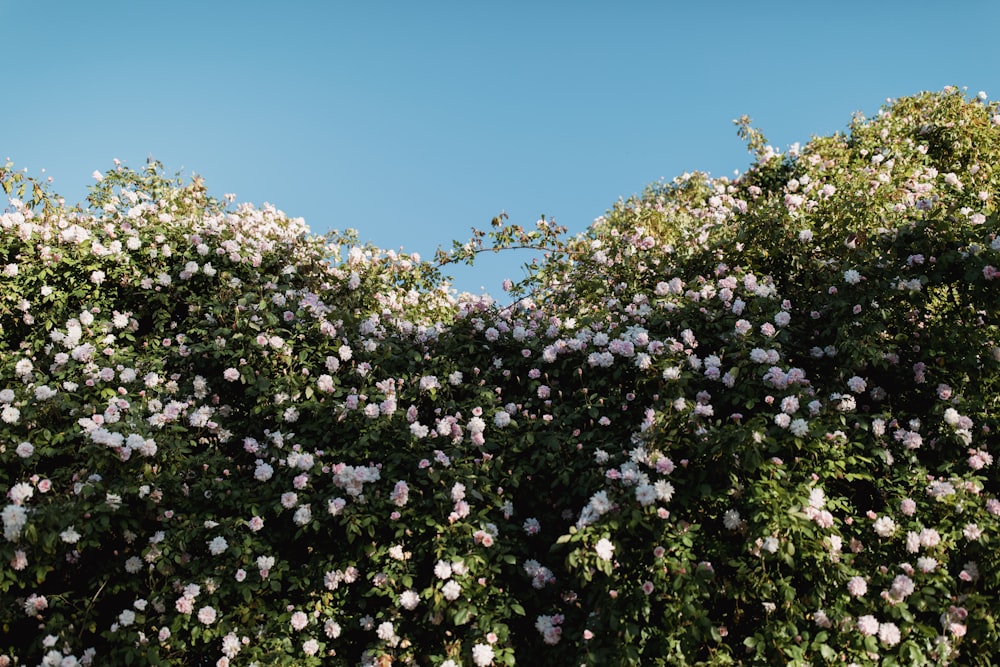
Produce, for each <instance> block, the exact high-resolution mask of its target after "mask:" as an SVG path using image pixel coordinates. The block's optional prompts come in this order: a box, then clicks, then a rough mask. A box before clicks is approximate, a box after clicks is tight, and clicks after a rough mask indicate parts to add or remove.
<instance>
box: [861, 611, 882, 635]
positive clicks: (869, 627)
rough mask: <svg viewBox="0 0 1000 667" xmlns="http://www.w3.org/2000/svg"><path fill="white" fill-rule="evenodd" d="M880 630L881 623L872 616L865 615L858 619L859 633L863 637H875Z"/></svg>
mask: <svg viewBox="0 0 1000 667" xmlns="http://www.w3.org/2000/svg"><path fill="white" fill-rule="evenodd" d="M878 630H879V623H878V621H877V620H875V617H874V616H872V615H871V614H865V615H864V616H862V617H861V618H859V619H858V631H859V632H860V633H861V634H863V635H874V634H875V633H877V632H878Z"/></svg>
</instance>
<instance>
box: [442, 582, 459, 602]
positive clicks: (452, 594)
mask: <svg viewBox="0 0 1000 667" xmlns="http://www.w3.org/2000/svg"><path fill="white" fill-rule="evenodd" d="M461 594H462V587H461V586H459V585H458V582H457V581H455V580H454V579H449V580H448V582H447V583H445V585H444V586H442V587H441V595H443V596H444V599H445V600H457V599H458V596H459V595H461Z"/></svg>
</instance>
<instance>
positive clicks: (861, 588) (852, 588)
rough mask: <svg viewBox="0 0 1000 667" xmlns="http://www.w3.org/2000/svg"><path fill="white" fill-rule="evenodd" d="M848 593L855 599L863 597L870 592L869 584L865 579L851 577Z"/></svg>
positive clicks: (848, 583)
mask: <svg viewBox="0 0 1000 667" xmlns="http://www.w3.org/2000/svg"><path fill="white" fill-rule="evenodd" d="M847 592H848V593H850V594H851V595H853V596H854V597H861V596H862V595H864V594H865V593H867V592H868V582H866V581H865V580H864V578H863V577H851V578H850V579H848V580H847Z"/></svg>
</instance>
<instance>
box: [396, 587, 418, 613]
mask: <svg viewBox="0 0 1000 667" xmlns="http://www.w3.org/2000/svg"><path fill="white" fill-rule="evenodd" d="M418 604H420V595H419V594H418V593H417V592H416V591H414V590H406V591H403V592H402V593H400V594H399V606H400V607H402V608H403V609H406V610H407V611H413V610H414V609H416V608H417V605H418Z"/></svg>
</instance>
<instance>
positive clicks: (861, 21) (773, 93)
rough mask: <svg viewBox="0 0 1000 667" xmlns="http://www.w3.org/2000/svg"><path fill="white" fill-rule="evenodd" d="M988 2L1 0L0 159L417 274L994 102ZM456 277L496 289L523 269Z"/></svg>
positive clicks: (62, 181)
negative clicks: (924, 106)
mask: <svg viewBox="0 0 1000 667" xmlns="http://www.w3.org/2000/svg"><path fill="white" fill-rule="evenodd" d="M997 26H1000V2H997V1H996V0H955V1H953V2H948V3H941V2H928V1H923V0H906V1H895V0H863V1H856V0H837V1H836V2H832V1H830V2H809V1H802V0H799V1H797V2H768V1H766V0H762V1H761V2H746V1H745V0H744V1H741V2H727V1H724V0H717V1H716V2H683V3H682V2H669V1H667V0H663V1H660V2H628V1H625V0H621V1H618V2H610V1H607V2H589V1H587V0H575V1H550V2H545V1H543V0H535V1H533V2H528V1H518V0H506V1H504V2H489V3H487V2H476V1H473V0H464V1H462V2H435V1H432V0H426V1H424V2H414V1H412V0H407V1H405V2H403V1H400V2H387V1H383V2H379V1H374V0H373V1H370V2H360V1H356V2H351V3H348V2H337V1H334V0H329V1H319V0H317V1H314V2H305V1H299V2H294V1H288V2H274V1H273V0H270V1H268V2H258V1H255V0H242V1H240V2H226V1H222V0H172V1H170V2H157V1H152V0H150V1H145V0H141V1H140V0H127V1H125V0H101V1H99V2H79V1H78V0H48V1H44V2H42V1H27V0H0V39H2V45H3V63H4V74H3V77H2V81H3V89H2V90H3V94H2V99H3V105H2V112H0V157H10V158H11V159H12V160H13V161H14V163H15V165H16V166H17V167H18V168H25V167H26V168H27V169H28V172H29V173H31V174H33V175H36V176H38V175H42V171H41V170H42V169H45V173H44V175H45V176H51V177H52V178H53V179H54V187H55V189H56V191H58V192H59V193H61V194H63V195H64V196H66V198H67V199H68V200H70V201H71V202H75V201H79V200H80V199H82V198H83V197H84V196H85V194H86V187H87V185H89V184H90V183H91V182H92V181H91V177H90V174H91V172H93V171H94V170H95V169H99V170H101V171H104V170H106V169H108V168H111V167H112V166H113V162H112V161H113V159H114V158H118V159H120V160H122V161H123V162H125V163H126V164H127V165H129V166H131V167H134V168H136V169H138V168H141V167H142V166H143V165H144V164H145V161H146V158H147V156H149V155H152V156H153V157H155V158H156V159H158V160H160V161H161V162H163V163H164V165H165V166H166V167H167V169H168V170H169V171H170V172H175V171H182V172H183V173H184V174H186V175H190V174H192V173H197V174H200V175H202V176H203V177H204V178H205V180H206V184H207V186H208V187H209V190H210V191H211V192H212V193H213V194H216V195H220V196H221V195H222V194H223V193H229V192H232V193H235V194H236V195H237V197H238V200H239V201H250V202H253V203H255V204H258V205H260V204H262V203H264V202H270V203H272V204H274V205H275V206H277V207H278V208H280V209H282V210H284V211H285V212H287V213H288V214H289V215H292V216H302V217H304V218H305V220H306V222H307V223H308V224H309V226H310V228H311V229H312V230H313V231H314V232H316V233H324V232H326V231H328V230H330V229H345V228H348V227H352V228H355V229H357V230H358V231H359V232H360V235H361V238H362V240H368V241H372V242H373V243H375V244H376V245H379V246H381V247H383V248H393V249H399V248H402V249H404V250H405V251H408V252H418V253H420V254H421V255H422V256H424V257H430V256H431V255H432V254H433V252H434V250H435V248H437V247H438V246H439V245H443V246H446V247H449V246H450V245H451V240H452V239H462V240H465V239H467V238H468V237H469V232H470V228H471V227H480V228H482V227H487V226H488V225H489V222H490V219H491V218H492V217H493V216H495V215H497V214H498V213H499V212H500V211H506V212H507V213H508V215H509V216H510V220H511V221H512V222H515V223H520V224H524V225H532V224H533V223H534V221H535V220H536V219H537V218H538V217H539V216H540V215H542V214H545V215H546V217H548V218H554V219H555V220H556V222H557V223H559V224H563V225H566V226H568V227H569V228H570V230H572V231H581V230H583V229H585V228H586V227H587V226H588V225H589V224H590V223H591V222H592V221H593V219H594V218H595V217H597V216H599V215H601V214H602V213H604V212H605V210H607V209H608V208H609V207H610V206H611V205H612V204H613V203H614V202H615V201H616V200H617V199H618V198H619V197H626V198H627V197H628V196H630V195H632V194H636V193H639V192H641V191H642V189H643V188H644V187H645V186H646V185H647V184H649V183H651V182H654V181H657V180H659V179H660V178H666V179H670V178H673V177H674V176H677V175H679V174H681V173H683V172H685V171H694V170H701V171H707V172H710V173H711V174H712V175H716V176H721V175H731V174H732V173H733V171H734V170H737V169H739V170H743V169H745V168H746V167H747V166H748V164H749V156H748V154H747V152H746V150H745V147H744V146H743V144H742V143H741V141H740V140H739V138H738V137H737V136H736V132H735V128H734V126H733V125H732V120H733V119H734V118H736V117H738V116H740V115H742V114H748V115H750V116H751V117H752V118H753V119H754V123H755V125H756V126H757V127H759V128H760V129H762V130H763V131H764V133H765V135H766V136H767V137H768V139H769V141H770V143H772V144H774V145H775V146H777V147H779V148H781V149H782V150H783V149H784V148H786V147H787V146H788V145H789V144H791V143H793V142H796V141H799V142H802V143H805V142H806V141H808V139H809V137H810V136H812V135H826V134H831V133H833V132H835V131H840V130H845V129H846V127H847V124H848V122H849V121H850V118H851V114H852V113H853V112H854V111H858V110H860V111H863V112H865V113H866V114H872V113H875V112H876V111H877V110H878V108H879V106H880V105H881V104H882V103H883V102H884V101H885V99H886V98H888V97H899V96H904V95H909V94H913V93H917V92H919V91H922V90H940V89H941V88H943V87H944V86H946V85H956V86H959V87H967V88H968V90H969V93H970V94H975V93H976V92H978V91H980V90H984V91H986V92H987V94H989V95H990V99H996V98H997V97H998V96H1000V48H998V47H997V41H996V29H997ZM486 259H488V260H490V261H484V262H483V263H482V264H481V265H480V264H478V263H477V266H476V268H475V269H473V270H471V271H470V270H468V269H466V270H461V271H459V270H456V271H455V272H454V273H453V275H454V276H455V278H456V280H455V285H456V287H457V288H459V289H467V290H470V291H480V287H484V288H485V289H486V290H487V291H489V292H491V293H493V294H499V293H500V287H499V285H500V282H501V281H502V280H503V278H505V277H512V278H515V279H516V278H520V277H523V275H524V272H523V270H522V269H521V268H520V265H521V264H522V262H523V261H524V259H525V258H524V257H523V256H519V257H504V256H500V257H492V258H484V260H486Z"/></svg>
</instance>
